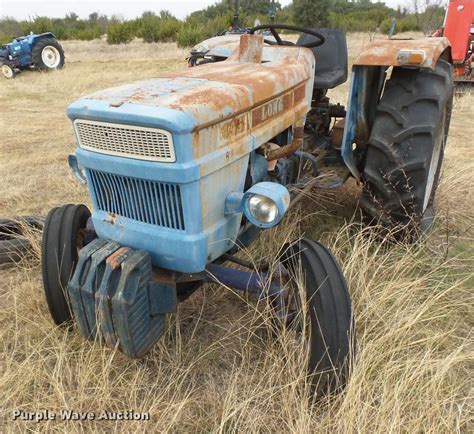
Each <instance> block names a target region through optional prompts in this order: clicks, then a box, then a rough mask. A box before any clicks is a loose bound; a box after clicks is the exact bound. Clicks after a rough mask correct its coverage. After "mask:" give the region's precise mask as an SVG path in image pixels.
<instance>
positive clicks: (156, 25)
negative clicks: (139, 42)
mask: <svg viewBox="0 0 474 434" xmlns="http://www.w3.org/2000/svg"><path fill="white" fill-rule="evenodd" d="M159 30H160V19H159V18H158V17H156V16H147V17H144V18H143V19H142V20H141V29H140V33H139V35H140V36H141V37H142V38H143V40H144V41H145V42H158V41H159V40H160V33H159Z"/></svg>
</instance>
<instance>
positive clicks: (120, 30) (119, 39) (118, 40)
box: [107, 23, 133, 44]
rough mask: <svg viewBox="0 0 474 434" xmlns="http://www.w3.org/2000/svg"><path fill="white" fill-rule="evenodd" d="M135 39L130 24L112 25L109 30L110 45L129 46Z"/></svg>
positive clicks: (108, 40)
mask: <svg viewBox="0 0 474 434" xmlns="http://www.w3.org/2000/svg"><path fill="white" fill-rule="evenodd" d="M132 39H133V32H132V30H131V29H130V27H129V25H128V23H115V24H111V25H110V26H109V28H108V29H107V42H108V43H109V44H127V43H128V42H130V41H131V40H132Z"/></svg>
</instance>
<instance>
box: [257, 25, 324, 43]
mask: <svg viewBox="0 0 474 434" xmlns="http://www.w3.org/2000/svg"><path fill="white" fill-rule="evenodd" d="M264 29H267V30H270V32H271V33H272V35H273V37H274V38H275V40H276V44H275V42H274V41H272V40H270V39H264V41H265V42H266V43H267V44H270V45H295V44H293V43H292V42H288V41H283V40H282V39H281V37H280V35H279V33H278V32H277V29H280V30H293V31H296V32H300V33H306V34H307V35H311V36H314V37H316V38H318V40H316V41H314V42H308V43H306V44H301V45H299V47H306V48H315V47H320V46H321V45H323V44H324V43H325V42H326V38H325V37H324V36H323V35H321V33H319V32H316V31H314V30H311V29H305V28H303V27H299V26H292V25H291V24H262V25H260V26H256V27H252V28H251V29H249V33H250V34H251V35H253V34H254V33H255V32H256V31H257V30H264Z"/></svg>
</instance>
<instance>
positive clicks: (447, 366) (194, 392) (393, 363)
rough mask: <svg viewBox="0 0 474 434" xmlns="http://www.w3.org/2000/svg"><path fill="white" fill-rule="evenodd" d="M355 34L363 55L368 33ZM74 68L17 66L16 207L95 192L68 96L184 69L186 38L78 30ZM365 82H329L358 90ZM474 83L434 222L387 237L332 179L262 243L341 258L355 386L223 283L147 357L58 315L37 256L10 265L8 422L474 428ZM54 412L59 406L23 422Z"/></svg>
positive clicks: (6, 425) (2, 275) (222, 428)
mask: <svg viewBox="0 0 474 434" xmlns="http://www.w3.org/2000/svg"><path fill="white" fill-rule="evenodd" d="M368 39H369V37H368V35H362V34H360V35H350V36H349V51H350V61H353V59H354V57H355V56H356V55H357V53H358V52H359V51H360V50H361V49H362V48H363V46H364V45H365V44H367V43H368ZM63 45H64V49H65V52H66V56H67V58H66V62H67V66H66V68H65V69H64V70H62V71H59V72H55V73H44V74H43V73H39V72H35V71H28V72H24V73H22V74H20V75H19V76H18V77H17V78H16V79H15V80H10V81H7V80H3V79H2V80H0V130H1V131H2V135H1V136H2V137H1V139H0V217H14V216H19V215H27V214H36V213H38V214H45V213H47V211H48V210H49V209H50V208H51V207H54V206H59V205H63V204H66V203H86V204H89V205H90V202H89V198H88V196H87V191H86V190H85V189H84V187H82V186H80V185H79V184H78V183H77V182H76V181H75V180H74V178H73V176H72V175H71V173H70V170H69V168H68V165H67V156H68V154H69V153H71V152H73V151H74V148H75V143H74V137H73V131H72V127H71V123H70V121H69V120H68V119H67V117H66V107H67V105H68V104H69V103H71V102H72V101H74V100H75V99H77V98H78V97H80V96H82V95H84V94H87V93H91V92H93V91H96V90H100V89H103V88H106V87H110V86H115V85H119V84H123V83H128V82H131V81H135V80H140V79H147V78H152V77H156V76H158V75H159V74H160V73H161V72H162V71H165V70H169V69H177V68H182V67H185V61H184V58H185V57H186V54H187V53H186V50H181V49H178V48H177V47H176V45H175V44H171V43H170V44H144V43H142V42H140V41H134V42H132V43H130V44H128V45H125V46H112V47H111V46H108V45H107V44H106V43H105V42H103V41H93V42H75V41H68V42H64V44H63ZM347 90H348V85H347V84H345V85H343V86H341V87H340V88H338V89H337V90H335V91H331V92H330V96H331V97H332V98H334V99H335V100H336V101H340V102H341V103H343V104H344V103H345V102H346V100H347ZM473 137H474V94H473V93H472V91H471V92H466V93H464V94H463V95H462V96H456V98H455V103H454V111H453V117H452V123H451V130H450V134H449V140H448V144H447V150H446V157H445V166H444V170H443V175H442V181H441V185H440V188H439V191H438V195H437V208H438V217H437V220H436V223H435V227H434V229H433V230H432V231H431V232H430V233H429V234H428V235H427V236H426V237H425V238H423V239H422V240H420V241H419V242H418V243H416V244H415V245H402V244H400V245H391V246H387V245H386V244H381V243H380V242H379V241H378V240H376V239H375V238H374V237H373V236H372V235H371V233H370V231H367V230H364V229H363V228H362V227H361V226H360V225H359V216H358V212H357V200H358V195H359V188H358V187H357V186H356V185H355V183H354V182H349V183H348V184H347V185H346V186H345V187H344V188H343V189H341V190H340V191H337V192H331V193H323V192H315V193H314V195H312V197H310V198H308V199H307V200H306V201H304V203H303V204H302V205H301V206H300V207H299V209H298V210H296V211H294V212H293V213H292V216H290V218H287V219H286V221H285V222H284V223H283V224H282V225H280V226H279V227H278V228H276V229H272V230H269V231H267V232H266V233H265V234H264V236H263V238H262V240H261V241H260V242H259V243H258V244H257V245H255V246H254V247H253V248H252V249H251V250H250V251H249V252H246V253H245V255H249V256H250V257H251V258H262V257H263V258H265V257H271V255H272V254H273V253H274V252H276V250H277V248H278V246H279V245H281V243H282V242H284V241H285V240H287V239H288V238H291V237H293V236H301V235H303V234H304V235H305V236H309V237H314V238H316V239H320V240H322V241H323V242H325V243H326V244H327V245H328V246H330V247H331V248H332V249H333V251H334V252H335V255H336V256H337V258H338V259H339V260H340V262H341V264H342V267H343V270H344V273H345V275H346V276H347V280H348V285H349V289H350V292H351V296H352V298H353V307H354V312H355V318H356V325H357V362H356V364H355V366H354V370H353V375H352V378H351V380H350V383H349V385H348V387H347V389H346V390H345V392H344V393H343V394H341V395H339V396H334V397H329V398H328V399H326V400H323V401H319V402H317V403H313V402H310V401H309V400H308V398H307V394H306V393H305V391H306V389H307V384H306V381H305V370H304V360H303V358H302V357H301V352H299V351H298V348H295V345H294V342H293V340H292V338H291V336H289V334H285V333H283V334H282V335H281V336H277V337H275V335H274V334H272V333H271V332H270V331H269V330H268V327H267V322H268V318H267V317H266V316H265V314H262V312H261V309H260V308H259V307H258V306H256V305H255V303H254V302H253V301H252V300H247V299H245V298H243V297H242V296H240V295H238V294H235V293H233V292H231V291H229V290H227V289H225V288H222V287H218V286H216V285H207V286H206V287H204V288H203V289H202V290H200V291H198V292H197V293H196V294H194V295H193V296H192V297H191V298H190V299H189V300H188V301H186V303H184V304H183V305H182V306H180V309H179V312H178V314H177V315H175V316H173V317H171V318H170V321H169V327H168V331H167V332H166V335H165V336H164V338H163V339H162V340H161V341H160V342H159V343H158V344H157V345H156V347H155V348H154V349H153V351H152V352H151V354H149V355H148V356H146V357H145V358H144V359H142V360H130V359H127V358H126V357H125V356H123V355H122V354H120V353H119V352H115V351H112V350H109V349H107V348H103V347H102V346H101V345H99V344H97V343H94V342H89V341H85V340H84V339H82V338H81V337H80V336H78V334H77V332H75V331H74V330H72V331H65V330H62V329H59V328H55V327H54V326H53V324H52V321H51V319H50V316H49V312H48V309H47V306H46V302H45V299H44V295H43V292H42V291H43V289H42V283H41V271H40V268H39V236H38V234H36V233H32V234H31V239H32V242H33V244H34V245H33V247H34V248H33V255H32V256H30V257H28V258H25V259H24V260H23V261H21V262H20V263H19V264H17V265H16V266H14V267H10V268H2V269H0V298H1V300H2V302H1V308H0V395H1V396H2V400H1V401H2V403H1V404H0V407H1V414H0V430H1V431H2V432H7V431H18V430H31V431H43V430H44V431H68V432H76V431H83V430H89V429H90V430H95V431H132V430H133V431H144V430H149V431H173V432H228V431H242V432H328V431H330V432H436V433H438V432H473V430H474V426H473V394H472V392H473V384H472V378H473V374H474V369H473V351H474V347H473V339H472V338H473V336H472V330H473V326H474V311H473V306H474V303H473V301H474V300H473V286H474V273H473V270H474V263H473V257H474V243H473V235H474V230H473V224H474V182H473V173H474V140H473ZM15 410H25V411H30V412H32V411H40V410H50V411H51V412H54V413H55V414H56V415H57V417H56V420H48V421H42V422H39V423H35V422H33V421H22V420H16V421H15V420H13V413H14V411H15ZM63 410H74V411H77V412H95V413H96V414H99V413H100V412H101V411H102V410H108V411H127V410H134V411H136V412H146V413H149V415H150V420H149V421H111V420H97V419H96V420H90V421H69V422H68V421H62V420H60V412H61V411H63Z"/></svg>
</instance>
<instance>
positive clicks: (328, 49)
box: [296, 29, 347, 89]
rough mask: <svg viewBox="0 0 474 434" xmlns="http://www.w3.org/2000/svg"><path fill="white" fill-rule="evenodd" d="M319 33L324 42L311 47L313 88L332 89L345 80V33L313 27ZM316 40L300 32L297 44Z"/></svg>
mask: <svg viewBox="0 0 474 434" xmlns="http://www.w3.org/2000/svg"><path fill="white" fill-rule="evenodd" d="M314 30H315V31H317V32H319V33H321V34H322V35H323V36H324V37H325V38H326V42H325V43H324V44H323V45H321V46H319V47H316V48H311V51H312V52H313V54H314V56H315V57H316V68H315V77H314V88H315V89H333V88H335V87H336V86H339V85H340V84H342V83H345V82H346V80H347V43H346V34H345V33H344V32H342V31H341V30H336V29H314ZM313 40H316V38H315V37H314V36H311V35H308V34H305V33H303V34H301V36H300V37H299V38H298V42H297V43H296V44H297V45H300V44H307V43H308V42H312V41H313Z"/></svg>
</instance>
